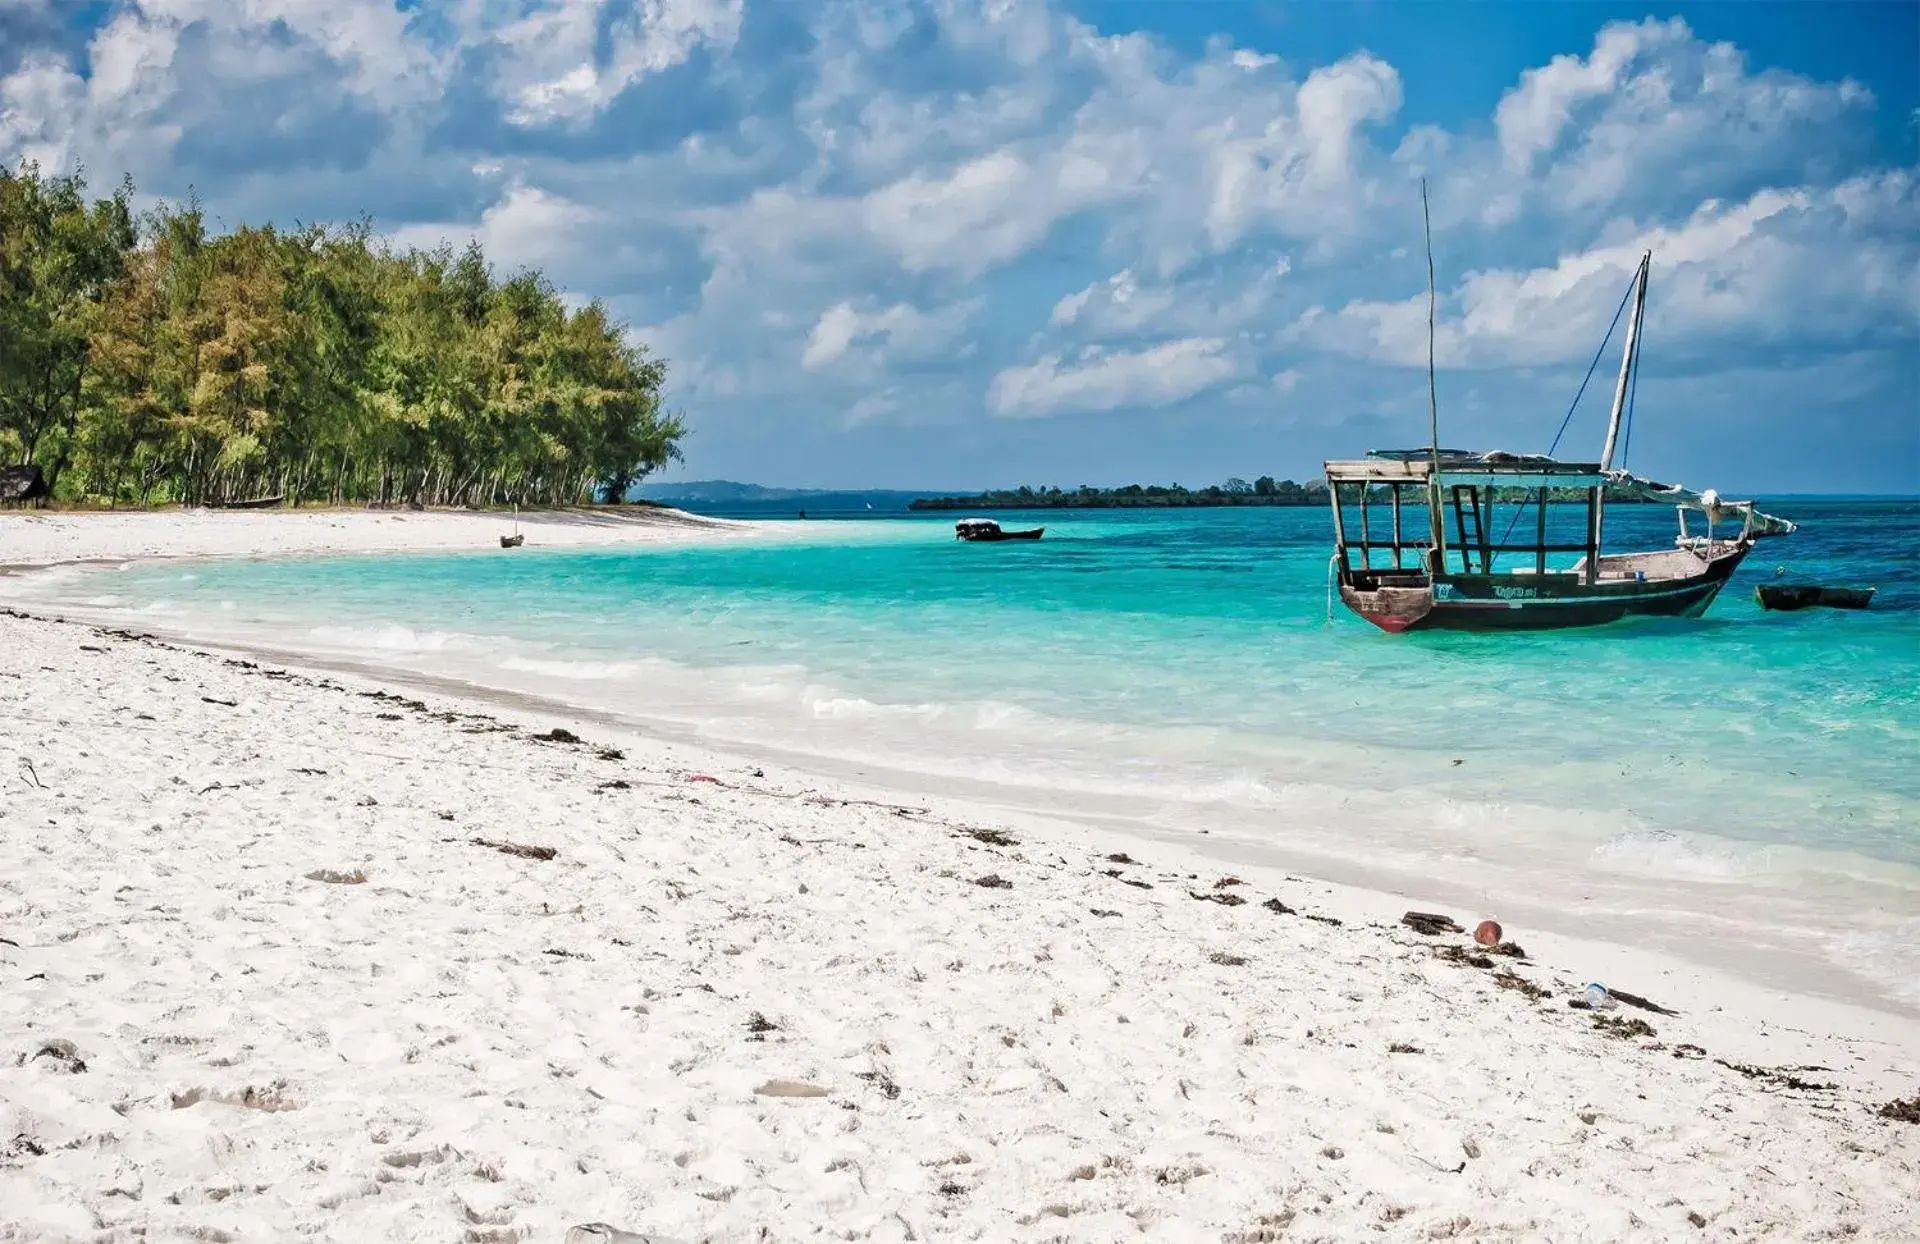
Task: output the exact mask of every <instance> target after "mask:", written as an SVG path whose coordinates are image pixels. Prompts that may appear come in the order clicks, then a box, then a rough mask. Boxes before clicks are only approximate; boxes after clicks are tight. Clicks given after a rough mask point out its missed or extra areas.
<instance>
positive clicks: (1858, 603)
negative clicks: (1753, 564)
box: [1753, 583, 1878, 612]
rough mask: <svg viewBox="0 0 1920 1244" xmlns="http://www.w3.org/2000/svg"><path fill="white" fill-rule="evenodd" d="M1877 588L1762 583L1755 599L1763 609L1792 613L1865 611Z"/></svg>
mask: <svg viewBox="0 0 1920 1244" xmlns="http://www.w3.org/2000/svg"><path fill="white" fill-rule="evenodd" d="M1877 590H1878V589H1877V588H1871V587H1826V586H1824V585H1822V584H1818V583H1762V584H1761V585H1760V586H1758V587H1756V588H1754V589H1753V598H1754V599H1755V600H1756V601H1758V602H1760V607H1761V608H1762V609H1773V610H1778V611H1780V612H1792V611H1793V610H1796V609H1865V608H1866V607H1867V606H1868V605H1871V604H1872V603H1873V594H1874V592H1875V591H1877Z"/></svg>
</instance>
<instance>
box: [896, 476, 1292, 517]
mask: <svg viewBox="0 0 1920 1244" xmlns="http://www.w3.org/2000/svg"><path fill="white" fill-rule="evenodd" d="M1326 503H1327V486H1326V484H1325V483H1324V482H1322V481H1320V480H1313V481H1311V482H1309V483H1307V484H1296V483H1294V482H1293V481H1292V480H1290V479H1283V480H1280V481H1279V482H1278V483H1276V482H1275V481H1274V479H1273V477H1272V476H1270V475H1263V476H1261V477H1260V478H1259V480H1257V481H1256V482H1255V483H1253V484H1248V483H1247V482H1246V481H1245V480H1243V479H1237V478H1236V479H1230V480H1228V481H1227V482H1226V483H1224V484H1209V485H1208V486H1207V487H1205V488H1197V489H1188V488H1182V487H1181V486H1180V485H1178V484H1172V485H1166V486H1163V485H1160V484H1128V485H1126V486H1124V487H1121V488H1092V487H1089V486H1088V485H1085V484H1082V485H1081V486H1080V487H1079V488H1077V489H1075V490H1074V491H1072V492H1062V491H1061V490H1060V489H1058V488H1042V489H1035V488H1033V487H1031V486H1028V485H1022V486H1021V487H1019V488H1017V489H1000V490H997V491H994V492H983V493H977V494H975V495H973V496H966V497H922V498H920V499H918V500H916V501H913V502H911V503H910V504H909V505H908V507H907V508H908V509H913V510H1133V509H1141V510H1146V509H1195V508H1200V507H1207V506H1242V505H1325V504H1326Z"/></svg>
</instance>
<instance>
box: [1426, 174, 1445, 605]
mask: <svg viewBox="0 0 1920 1244" xmlns="http://www.w3.org/2000/svg"><path fill="white" fill-rule="evenodd" d="M1420 224H1421V227H1422V229H1423V230H1424V231H1425V233H1426V239H1427V451H1428V454H1429V461H1428V469H1427V519H1428V528H1429V533H1430V535H1431V538H1432V540H1433V555H1432V564H1431V565H1430V566H1429V567H1428V574H1429V576H1433V575H1438V574H1440V573H1441V572H1443V571H1445V570H1446V568H1447V524H1446V521H1445V520H1444V519H1443V518H1442V517H1441V515H1440V402H1439V398H1438V396H1437V394H1436V393H1435V390H1434V380H1433V312H1434V300H1435V295H1434V288H1433V284H1434V283H1433V218H1432V216H1431V215H1430V214H1429V213H1428V211H1427V179H1426V178H1424V177H1422V178H1421V179H1420Z"/></svg>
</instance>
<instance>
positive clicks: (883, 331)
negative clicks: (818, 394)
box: [800, 301, 979, 371]
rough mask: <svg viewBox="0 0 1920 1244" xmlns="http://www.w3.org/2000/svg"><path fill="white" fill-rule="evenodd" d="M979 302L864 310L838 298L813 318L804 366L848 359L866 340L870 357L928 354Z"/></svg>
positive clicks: (961, 325) (803, 354)
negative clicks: (926, 309)
mask: <svg viewBox="0 0 1920 1244" xmlns="http://www.w3.org/2000/svg"><path fill="white" fill-rule="evenodd" d="M978 308H979V304H978V303H977V302H964V303H959V304H956V305H954V306H951V307H946V308H943V309H942V310H940V311H937V312H933V313H928V312H923V311H920V310H918V309H917V308H914V307H911V306H908V305H907V304H906V303H895V304H893V305H892V306H889V307H883V308H880V309H878V310H875V311H868V312H862V311H860V310H858V309H856V308H855V307H854V305H853V303H852V302H851V301H842V302H838V303H835V304H834V305H833V306H831V307H829V308H827V309H826V311H824V312H822V313H821V315H820V318H819V319H818V320H816V321H814V325H813V331H812V332H810V333H809V334H808V335H807V344H806V349H805V350H803V351H802V352H801V355H800V366H801V367H802V368H804V369H806V370H807V371H822V370H825V369H827V368H829V367H832V366H834V365H835V364H837V363H840V362H842V361H844V360H846V359H847V357H848V355H849V353H855V354H859V353H861V352H860V351H858V350H856V347H858V346H862V345H865V346H869V347H870V350H869V351H867V352H866V357H865V359H864V361H867V362H878V361H880V358H881V357H882V356H883V355H888V356H892V357H895V358H912V357H924V356H925V354H926V353H927V352H928V351H930V350H935V349H940V348H944V347H946V346H947V345H948V344H949V343H950V342H952V341H953V339H954V337H955V336H957V335H958V334H959V332H960V331H961V330H962V329H963V328H964V327H965V325H966V321H967V319H968V318H969V317H971V316H972V314H973V313H974V311H976V310H977V309H978Z"/></svg>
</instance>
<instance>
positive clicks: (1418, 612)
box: [1340, 576, 1433, 635]
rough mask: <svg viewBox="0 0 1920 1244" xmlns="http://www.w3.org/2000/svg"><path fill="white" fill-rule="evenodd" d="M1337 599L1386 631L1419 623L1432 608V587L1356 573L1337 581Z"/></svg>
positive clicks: (1397, 632) (1396, 631) (1390, 633)
mask: <svg viewBox="0 0 1920 1244" xmlns="http://www.w3.org/2000/svg"><path fill="white" fill-rule="evenodd" d="M1340 601H1341V603H1342V604H1344V605H1346V607H1347V608H1349V609H1351V610H1353V612H1354V613H1356V614H1358V615H1359V616H1360V617H1362V618H1365V619H1366V620H1367V621H1369V622H1371V623H1373V624H1374V625H1375V626H1377V627H1379V628H1380V629H1381V630H1383V631H1385V632H1386V633H1387V634H1389V635H1398V634H1399V633H1400V632H1402V631H1406V630H1411V629H1413V628H1414V627H1416V626H1418V625H1420V623H1421V622H1422V621H1423V620H1424V619H1425V618H1426V616H1427V615H1428V614H1429V613H1431V612H1433V589H1432V588H1431V587H1430V586H1428V585H1427V584H1425V583H1419V584H1387V583H1381V582H1380V581H1378V580H1377V579H1375V580H1368V579H1364V578H1359V577H1358V576H1356V582H1354V583H1342V584H1341V585H1340Z"/></svg>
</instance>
